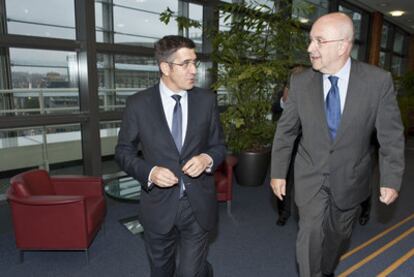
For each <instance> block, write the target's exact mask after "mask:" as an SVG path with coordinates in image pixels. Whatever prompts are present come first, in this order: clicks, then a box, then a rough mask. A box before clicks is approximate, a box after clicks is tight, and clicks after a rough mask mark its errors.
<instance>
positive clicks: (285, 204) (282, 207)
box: [272, 65, 306, 226]
mask: <svg viewBox="0 0 414 277" xmlns="http://www.w3.org/2000/svg"><path fill="white" fill-rule="evenodd" d="M304 69H306V67H305V66H304V65H295V66H293V67H292V69H291V72H290V75H292V74H297V73H300V72H302V71H303V70H304ZM288 94H289V86H288V84H287V83H286V84H285V86H284V87H283V90H282V91H281V92H280V93H279V94H278V97H277V99H276V101H275V102H274V103H273V105H272V112H273V115H274V117H273V118H275V119H276V118H280V115H281V113H282V112H283V108H284V105H285V103H286V101H287V98H288ZM298 141H299V139H296V142H295V146H294V147H293V151H292V159H291V161H290V164H289V170H288V173H287V177H286V194H285V195H284V196H283V199H279V198H277V197H276V203H277V209H278V219H277V221H276V224H277V225H279V226H284V225H285V224H286V222H287V220H288V219H289V217H290V215H291V210H292V192H293V187H294V169H293V164H294V160H295V154H296V149H297V143H298Z"/></svg>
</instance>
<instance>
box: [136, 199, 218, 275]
mask: <svg viewBox="0 0 414 277" xmlns="http://www.w3.org/2000/svg"><path fill="white" fill-rule="evenodd" d="M144 229H145V226H144ZM144 236H145V246H146V250H147V254H148V256H149V259H150V266H151V277H173V276H176V277H205V276H212V274H213V273H212V268H211V265H210V264H209V263H208V262H207V253H208V232H207V231H205V230H204V229H202V228H201V227H200V225H199V224H198V222H197V220H196V219H195V217H194V215H193V211H192V209H191V205H190V202H189V201H188V198H187V196H184V197H183V198H181V199H180V201H179V207H178V212H177V216H176V219H175V223H174V227H173V228H172V229H171V230H170V231H169V232H168V233H167V234H158V233H155V232H151V231H149V230H147V229H145V230H144ZM176 252H178V259H177V258H176ZM176 262H178V269H177V270H176Z"/></svg>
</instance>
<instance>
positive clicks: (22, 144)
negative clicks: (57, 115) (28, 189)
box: [0, 124, 82, 173]
mask: <svg viewBox="0 0 414 277" xmlns="http://www.w3.org/2000/svg"><path fill="white" fill-rule="evenodd" d="M80 142H81V135H80V125H79V124H70V125H59V126H57V125H53V126H52V125H50V126H42V127H28V128H15V129H1V130H0V156H1V157H8V158H7V159H0V172H1V173H3V172H6V171H11V170H19V169H22V170H27V169H28V168H45V169H49V168H51V167H53V166H55V165H58V164H62V163H66V162H73V161H80V160H82V148H81V143H80ZM78 171H79V173H82V170H81V169H80V170H79V169H78Z"/></svg>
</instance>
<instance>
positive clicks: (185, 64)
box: [166, 60, 201, 69]
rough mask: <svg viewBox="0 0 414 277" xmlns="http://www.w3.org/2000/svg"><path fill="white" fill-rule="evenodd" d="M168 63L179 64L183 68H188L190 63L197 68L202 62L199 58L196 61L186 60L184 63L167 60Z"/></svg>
mask: <svg viewBox="0 0 414 277" xmlns="http://www.w3.org/2000/svg"><path fill="white" fill-rule="evenodd" d="M166 63H168V64H173V65H178V66H180V67H181V68H182V69H188V67H189V66H190V64H192V65H194V66H195V68H197V67H199V66H200V64H201V62H200V61H198V60H195V61H185V62H183V63H173V62H166Z"/></svg>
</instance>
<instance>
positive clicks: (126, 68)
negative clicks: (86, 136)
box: [97, 54, 159, 111]
mask: <svg viewBox="0 0 414 277" xmlns="http://www.w3.org/2000/svg"><path fill="white" fill-rule="evenodd" d="M97 67H98V78H99V79H98V82H99V108H100V110H102V111H115V110H119V111H120V110H122V109H123V107H124V106H125V102H126V98H127V97H128V96H129V95H132V94H134V93H135V92H137V91H141V90H144V89H145V88H148V87H150V86H153V85H154V84H156V83H157V82H158V81H159V70H158V65H157V63H156V61H155V59H154V58H152V57H139V56H128V55H115V56H114V55H104V54H99V55H98V64H97Z"/></svg>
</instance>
